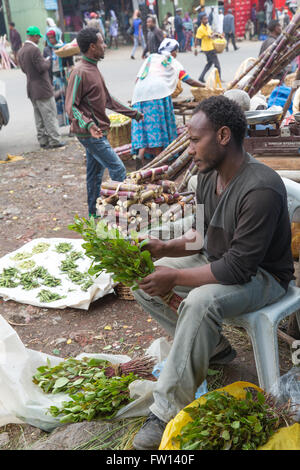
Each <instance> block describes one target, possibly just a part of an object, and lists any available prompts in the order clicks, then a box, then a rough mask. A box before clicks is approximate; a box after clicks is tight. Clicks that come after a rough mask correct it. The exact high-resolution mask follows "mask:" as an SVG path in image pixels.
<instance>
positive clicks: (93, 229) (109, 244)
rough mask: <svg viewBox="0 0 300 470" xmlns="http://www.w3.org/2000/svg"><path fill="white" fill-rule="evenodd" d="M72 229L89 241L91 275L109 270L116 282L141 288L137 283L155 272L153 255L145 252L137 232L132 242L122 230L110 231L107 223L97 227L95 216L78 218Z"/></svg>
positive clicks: (102, 222) (87, 250)
mask: <svg viewBox="0 0 300 470" xmlns="http://www.w3.org/2000/svg"><path fill="white" fill-rule="evenodd" d="M69 229H70V230H73V231H75V232H77V233H79V234H80V235H81V236H82V238H83V240H84V241H85V242H86V243H84V244H83V245H82V248H83V249H84V250H85V254H86V256H88V257H89V258H91V259H92V260H93V262H92V266H91V268H90V269H89V273H90V274H91V275H99V274H100V273H102V272H104V271H106V272H107V273H110V274H111V275H112V278H113V281H114V282H118V283H119V282H120V283H122V284H124V285H125V286H127V287H133V289H137V288H138V285H137V281H139V280H141V279H143V278H144V277H146V276H147V275H148V274H151V273H152V272H153V271H154V264H153V261H152V258H151V254H150V252H149V251H147V250H142V248H141V246H140V245H139V242H138V238H137V234H135V233H132V235H131V239H130V240H128V239H126V238H124V236H123V235H122V234H121V233H120V232H119V230H118V229H109V228H108V226H107V223H106V222H105V221H100V222H99V223H98V224H96V222H95V219H94V218H93V217H91V219H90V220H88V219H85V218H82V219H80V218H79V217H78V216H76V217H75V223H74V224H73V225H70V226H69Z"/></svg>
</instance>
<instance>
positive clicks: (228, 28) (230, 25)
mask: <svg viewBox="0 0 300 470" xmlns="http://www.w3.org/2000/svg"><path fill="white" fill-rule="evenodd" d="M223 32H224V33H225V34H230V33H233V34H234V33H235V26H234V16H233V15H232V14H231V13H228V14H227V15H225V16H224V21H223Z"/></svg>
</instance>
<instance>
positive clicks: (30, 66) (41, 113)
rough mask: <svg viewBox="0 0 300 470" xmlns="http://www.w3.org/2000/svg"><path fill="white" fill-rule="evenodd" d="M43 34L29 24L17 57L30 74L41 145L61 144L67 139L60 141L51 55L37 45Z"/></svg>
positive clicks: (29, 79) (28, 87)
mask: <svg viewBox="0 0 300 470" xmlns="http://www.w3.org/2000/svg"><path fill="white" fill-rule="evenodd" d="M42 37H43V36H42V34H41V32H40V30H39V28H38V27H37V26H30V27H29V28H28V29H27V40H26V41H25V43H24V45H23V47H22V49H20V51H19V54H18V59H19V64H20V67H21V70H22V72H24V73H25V74H26V77H27V95H28V98H29V99H30V100H31V102H32V106H33V109H34V118H35V125H36V129H37V138H38V141H39V144H40V146H41V147H42V148H58V147H63V146H64V145H65V143H64V142H61V141H60V133H59V126H58V118H57V110H56V103H55V98H54V90H53V86H52V84H51V81H50V76H49V68H50V66H51V61H50V60H49V59H50V58H48V59H44V57H43V56H42V53H41V51H40V49H39V46H38V43H39V41H40V39H41V38H42Z"/></svg>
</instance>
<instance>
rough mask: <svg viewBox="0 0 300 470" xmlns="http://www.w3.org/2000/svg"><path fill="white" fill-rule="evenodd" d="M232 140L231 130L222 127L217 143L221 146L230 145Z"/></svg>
mask: <svg viewBox="0 0 300 470" xmlns="http://www.w3.org/2000/svg"><path fill="white" fill-rule="evenodd" d="M230 139H231V130H230V129H229V127H227V126H223V127H220V129H219V130H218V133H217V142H218V144H220V145H228V144H229V142H230Z"/></svg>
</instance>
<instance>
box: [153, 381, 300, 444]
mask: <svg viewBox="0 0 300 470" xmlns="http://www.w3.org/2000/svg"><path fill="white" fill-rule="evenodd" d="M247 388H254V389H255V390H258V391H260V392H262V389H261V388H259V387H257V385H254V384H252V383H249V382H234V383H233V384H230V385H227V386H226V387H223V388H220V389H218V391H220V392H221V391H222V392H227V393H230V395H232V396H234V397H235V398H237V399H239V400H242V399H244V398H245V397H246V390H245V389H247ZM205 400H206V399H205V395H203V397H201V398H199V399H198V400H195V401H193V402H192V403H191V404H190V405H189V406H191V407H192V406H197V405H198V403H200V404H202V403H205ZM190 421H192V418H191V417H190V415H189V414H188V413H186V412H185V411H183V410H181V411H180V412H179V413H178V414H177V415H176V416H175V418H174V419H172V420H171V421H170V422H169V423H168V425H167V427H166V429H165V432H164V434H163V437H162V440H161V443H160V446H159V450H179V446H178V444H177V445H173V444H172V439H173V438H174V437H176V436H177V435H178V434H179V433H180V431H181V429H182V427H183V426H185V425H186V424H187V423H188V422H190ZM283 449H284V450H300V424H298V423H297V424H294V425H293V426H290V427H288V428H282V429H280V430H279V431H277V432H276V433H275V434H274V435H273V436H272V437H271V438H270V440H269V441H268V442H267V443H266V444H265V445H264V446H262V447H260V448H259V449H258V450H283Z"/></svg>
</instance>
